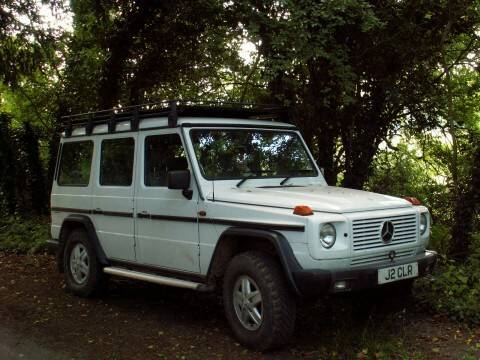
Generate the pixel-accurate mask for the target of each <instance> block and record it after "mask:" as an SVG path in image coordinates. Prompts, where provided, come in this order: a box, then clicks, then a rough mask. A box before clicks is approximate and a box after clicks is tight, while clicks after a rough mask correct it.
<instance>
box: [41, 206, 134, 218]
mask: <svg viewBox="0 0 480 360" xmlns="http://www.w3.org/2000/svg"><path fill="white" fill-rule="evenodd" d="M51 211H60V212H71V213H77V214H91V215H105V216H119V217H129V218H133V213H129V212H121V211H103V210H87V209H76V208H64V207H52V208H51Z"/></svg>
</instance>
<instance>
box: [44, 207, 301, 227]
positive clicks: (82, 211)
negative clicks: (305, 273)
mask: <svg viewBox="0 0 480 360" xmlns="http://www.w3.org/2000/svg"><path fill="white" fill-rule="evenodd" d="M51 210H52V211H60V212H71V213H78V214H92V215H105V216H119V217H130V218H131V217H133V213H126V212H119V211H102V210H86V209H74V208H62V207H52V209H51ZM137 218H139V219H151V220H165V221H178V222H194V223H195V222H199V223H206V224H216V225H230V226H245V227H249V228H255V229H265V230H285V231H299V232H304V231H305V226H304V225H296V224H272V223H262V222H251V221H239V220H229V219H212V218H203V217H200V218H196V217H186V216H170V215H157V214H144V213H137Z"/></svg>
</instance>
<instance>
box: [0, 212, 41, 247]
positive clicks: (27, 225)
mask: <svg viewBox="0 0 480 360" xmlns="http://www.w3.org/2000/svg"><path fill="white" fill-rule="evenodd" d="M49 236H50V230H49V221H48V219H45V218H28V219H27V218H18V217H8V218H0V250H4V251H13V252H19V253H36V252H39V251H42V250H45V248H46V241H47V240H48V238H49Z"/></svg>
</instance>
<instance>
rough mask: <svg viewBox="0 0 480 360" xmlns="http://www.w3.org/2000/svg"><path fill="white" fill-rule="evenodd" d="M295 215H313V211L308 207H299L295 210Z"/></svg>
mask: <svg viewBox="0 0 480 360" xmlns="http://www.w3.org/2000/svg"><path fill="white" fill-rule="evenodd" d="M293 213H294V214H295V215H300V216H308V215H313V210H312V208H311V207H310V206H307V205H297V206H295V207H294V208H293Z"/></svg>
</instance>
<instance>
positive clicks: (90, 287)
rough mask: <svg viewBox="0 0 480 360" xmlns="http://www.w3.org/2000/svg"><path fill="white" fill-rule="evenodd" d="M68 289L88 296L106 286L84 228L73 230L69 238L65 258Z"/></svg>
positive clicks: (79, 294)
mask: <svg viewBox="0 0 480 360" xmlns="http://www.w3.org/2000/svg"><path fill="white" fill-rule="evenodd" d="M63 264H64V273H65V282H66V285H67V289H68V290H70V291H72V292H73V293H74V294H76V295H78V296H82V297H88V296H91V295H93V294H94V293H97V292H99V291H100V290H101V289H103V288H104V286H105V276H104V274H103V272H102V268H101V266H100V264H99V263H98V260H97V256H96V254H95V250H94V249H93V246H92V245H91V243H90V241H89V239H88V235H87V233H86V231H85V230H84V229H80V228H79V229H75V230H73V231H72V232H71V233H70V234H69V235H68V238H67V243H66V244H65V252H64V258H63Z"/></svg>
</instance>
